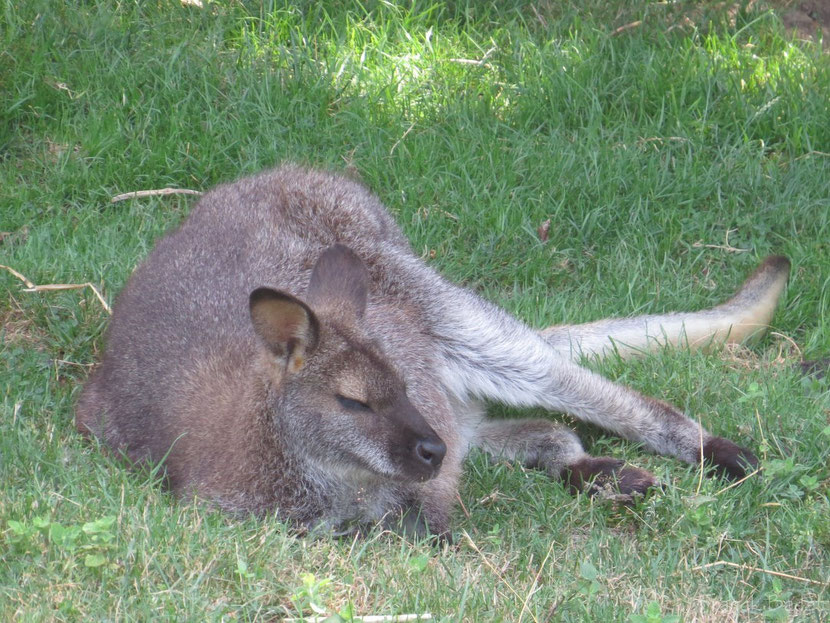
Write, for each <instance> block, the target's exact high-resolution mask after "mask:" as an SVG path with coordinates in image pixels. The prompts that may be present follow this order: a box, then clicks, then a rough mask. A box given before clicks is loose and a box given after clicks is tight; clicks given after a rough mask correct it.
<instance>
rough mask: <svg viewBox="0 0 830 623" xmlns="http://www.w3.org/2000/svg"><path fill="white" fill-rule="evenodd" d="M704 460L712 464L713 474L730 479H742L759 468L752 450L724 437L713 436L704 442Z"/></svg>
mask: <svg viewBox="0 0 830 623" xmlns="http://www.w3.org/2000/svg"><path fill="white" fill-rule="evenodd" d="M703 460H704V461H706V462H707V463H709V464H710V465H711V466H712V471H713V472H714V474H713V475H716V476H726V477H727V478H729V479H730V480H740V479H741V478H744V477H745V476H746V475H747V474H748V473H750V472H753V471H755V470H756V469H757V468H758V459H757V457H756V456H755V455H754V454H752V452H750V451H749V450H747V449H746V448H741V447H740V446H738V445H736V444H734V443H732V442H731V441H729V440H728V439H724V438H723V437H712V438H711V439H709V441H707V442H706V443H705V444H703Z"/></svg>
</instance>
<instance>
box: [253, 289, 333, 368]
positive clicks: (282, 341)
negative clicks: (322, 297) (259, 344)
mask: <svg viewBox="0 0 830 623" xmlns="http://www.w3.org/2000/svg"><path fill="white" fill-rule="evenodd" d="M248 303H249V307H250V311H251V323H252V324H253V325H254V331H255V332H256V334H257V335H258V336H259V338H260V339H261V340H262V341H263V343H264V344H265V345H266V346H267V347H268V348H269V349H270V350H271V351H272V352H273V353H274V354H275V355H276V356H277V357H280V358H281V359H284V360H285V362H286V365H288V364H291V368H292V369H293V368H296V369H299V366H302V361H303V355H304V354H306V353H309V352H311V351H312V350H314V347H315V346H317V339H318V336H319V334H320V325H319V323H318V322H317V318H316V316H315V315H314V312H313V311H311V309H310V308H309V307H308V305H306V304H305V303H303V302H302V301H300V300H299V299H296V298H294V297H293V296H291V295H290V294H285V293H284V292H277V291H276V290H272V289H271V288H257V289H256V290H254V291H253V292H251V296H250V298H249V299H248Z"/></svg>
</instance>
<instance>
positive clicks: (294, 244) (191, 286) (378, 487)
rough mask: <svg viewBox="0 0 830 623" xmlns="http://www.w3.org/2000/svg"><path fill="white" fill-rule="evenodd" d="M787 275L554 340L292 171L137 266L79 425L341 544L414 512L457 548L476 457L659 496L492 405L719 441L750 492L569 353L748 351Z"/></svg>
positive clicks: (340, 186)
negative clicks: (734, 342) (489, 407)
mask: <svg viewBox="0 0 830 623" xmlns="http://www.w3.org/2000/svg"><path fill="white" fill-rule="evenodd" d="M788 268H789V263H788V262H787V260H786V259H785V258H769V259H767V260H766V261H765V263H764V264H763V265H762V267H761V268H760V269H759V270H758V271H756V273H755V274H754V275H753V277H751V278H750V279H749V280H748V281H747V284H746V285H745V286H744V287H743V288H742V289H741V291H740V292H739V294H738V295H736V297H734V298H733V299H731V301H729V302H727V303H726V304H724V305H723V306H719V307H717V308H714V309H713V310H707V311H704V312H698V313H696V314H683V315H666V316H650V317H646V320H645V321H644V320H643V319H642V318H640V319H638V318H633V319H628V320H610V321H603V322H600V323H592V324H591V325H586V326H584V327H553V328H551V329H548V330H545V331H543V332H542V333H541V334H540V333H537V332H536V331H534V330H532V329H530V328H528V327H527V326H525V325H524V324H523V323H521V322H520V321H518V320H517V319H515V318H513V317H512V316H510V315H509V314H507V313H506V312H504V311H503V310H501V309H499V308H498V307H496V306H494V305H492V304H491V303H489V302H487V301H485V300H483V299H481V298H480V297H478V296H477V295H475V294H474V293H472V292H471V291H469V290H466V289H463V288H460V287H458V286H455V285H453V284H451V283H449V282H448V281H446V280H444V279H443V278H441V277H440V276H439V275H438V274H437V273H435V272H434V271H433V270H432V269H430V268H429V267H427V266H426V265H425V264H424V263H423V262H422V261H420V260H419V259H418V258H417V257H416V256H415V255H414V254H413V253H412V251H411V249H410V247H409V245H408V243H407V241H406V240H405V238H404V237H403V235H402V233H401V232H400V230H399V229H398V227H397V226H396V224H395V223H394V221H393V220H392V218H391V217H390V215H389V214H388V212H387V211H386V209H385V208H384V207H383V206H382V205H381V204H380V202H379V201H378V200H377V199H376V198H375V197H374V196H373V195H372V194H371V193H369V192H368V191H367V190H366V189H365V188H364V187H363V186H361V185H360V184H358V183H356V182H353V181H350V180H348V179H345V178H343V177H339V176H337V175H332V174H329V173H323V172H318V171H313V170H307V169H303V168H299V167H295V166H283V167H280V168H278V169H276V170H273V171H268V172H265V173H263V174H260V175H257V176H254V177H251V178H247V179H243V180H241V181H238V182H236V183H233V184H227V185H223V186H220V187H218V188H216V189H214V190H213V191H211V192H210V193H208V194H206V195H205V196H204V197H203V198H202V199H201V200H200V201H199V203H198V204H197V205H196V206H195V207H194V209H193V211H192V213H191V214H190V216H189V217H188V218H187V219H186V220H185V222H184V223H183V224H182V225H181V227H179V228H178V229H177V230H176V231H174V232H171V233H170V234H168V235H167V236H165V237H164V238H163V239H162V240H160V241H159V243H158V245H157V246H156V248H155V249H154V251H153V252H152V253H151V254H150V256H149V257H148V258H147V260H146V261H145V262H144V263H143V264H142V265H141V266H140V267H139V268H138V269H137V270H136V271H135V273H134V274H133V276H132V277H131V278H130V280H129V282H128V284H127V286H126V287H125V289H124V290H123V292H122V293H121V295H120V296H119V298H118V300H117V303H116V306H115V309H114V314H113V318H112V322H111V324H110V327H109V330H108V334H107V347H106V351H105V354H104V357H103V360H102V362H101V364H100V366H99V367H98V368H97V369H96V370H95V372H94V373H93V375H92V376H91V378H90V379H89V381H88V383H87V385H86V387H85V388H84V391H83V393H82V395H81V397H80V400H79V403H78V406H77V426H78V428H79V429H80V430H81V431H82V432H84V433H85V434H91V435H95V436H97V437H99V438H101V439H102V440H103V441H104V442H105V443H106V444H107V445H108V446H110V447H112V448H114V449H116V450H117V451H120V452H123V454H124V455H125V456H126V457H127V458H128V459H129V460H130V461H133V462H137V463H141V462H145V461H146V462H149V463H151V464H156V463H158V462H160V461H162V460H163V459H164V469H165V470H166V475H167V482H168V484H169V486H170V487H171V488H172V489H173V490H174V491H176V492H177V493H179V494H181V495H183V496H192V495H196V496H198V497H200V498H204V499H208V500H211V501H213V502H214V503H216V504H218V505H219V506H221V507H222V508H225V509H228V510H231V511H237V512H254V513H259V514H262V513H269V512H276V513H278V514H279V515H280V516H281V517H283V518H285V519H286V520H289V521H292V522H293V523H295V524H296V525H298V526H305V527H315V526H322V527H325V528H327V529H332V530H344V529H349V526H352V525H355V524H363V523H375V522H383V521H388V522H395V521H397V520H398V519H399V518H401V517H405V518H406V520H407V521H408V522H409V523H410V524H411V525H413V526H414V527H415V528H416V529H418V530H425V529H426V530H429V531H430V532H432V533H438V534H443V533H446V532H447V531H448V529H449V518H450V513H451V509H452V507H453V505H454V502H455V499H456V492H457V486H458V479H459V476H460V473H461V466H462V462H463V460H464V457H465V456H466V454H467V452H468V450H469V448H470V447H472V446H478V447H481V448H482V449H484V450H486V451H488V452H490V453H492V454H497V455H502V456H506V457H509V458H514V459H517V460H521V461H524V462H525V463H526V464H528V465H534V466H538V467H540V468H542V469H545V470H546V471H547V472H548V473H549V474H550V475H551V476H552V477H554V478H564V479H565V480H566V482H567V483H568V484H570V486H572V487H573V488H576V489H587V490H593V489H592V487H595V484H596V483H594V482H593V479H594V478H596V477H598V478H599V479H600V480H603V479H604V480H608V479H609V477H613V479H614V480H615V481H616V483H617V486H618V487H619V489H620V490H621V491H622V492H623V493H632V492H637V491H642V490H645V489H646V488H648V487H649V486H651V485H652V484H654V482H655V481H654V479H653V477H652V476H651V475H650V474H648V473H647V472H644V471H643V470H638V469H636V468H632V467H623V466H622V465H620V464H619V462H616V461H613V460H612V459H603V458H594V457H589V456H588V455H587V454H586V453H585V452H584V450H583V449H582V446H581V444H580V442H579V439H578V438H577V437H576V435H575V434H574V433H573V432H571V431H570V430H568V429H567V428H565V427H564V426H562V425H560V424H555V423H553V422H550V421H547V420H506V421H494V420H488V419H487V418H486V417H485V415H484V409H483V407H482V403H483V401H485V400H492V401H500V402H503V403H507V404H510V405H516V406H541V407H545V408H548V409H551V410H555V411H564V412H568V413H570V414H572V415H574V416H576V417H578V418H580V419H582V420H585V421H588V422H592V423H594V424H597V425H599V426H602V427H604V428H607V429H609V430H611V431H613V432H615V433H617V434H619V435H621V436H623V437H625V438H627V439H633V440H635V441H639V442H642V443H643V444H644V445H645V446H646V447H647V448H648V449H650V450H652V451H655V452H660V453H663V454H670V455H673V456H676V457H678V458H680V459H682V460H684V461H687V462H689V463H697V462H699V461H700V460H701V448H703V453H702V454H703V457H704V458H705V459H707V460H710V461H712V462H713V464H714V466H715V468H717V469H719V470H720V471H722V472H724V473H726V474H727V475H729V476H731V477H741V476H743V475H744V474H745V473H746V469H747V468H749V467H752V466H754V465H755V464H756V460H755V458H754V456H753V455H752V454H751V453H750V452H749V451H748V450H743V449H741V448H739V447H738V446H737V445H735V444H734V443H732V442H730V441H728V440H726V439H723V438H720V437H714V436H712V435H710V434H709V433H708V432H706V431H703V430H701V429H700V427H699V426H698V425H697V424H696V423H695V422H694V421H693V420H691V419H689V418H688V417H686V416H685V415H684V414H682V413H681V412H680V411H679V410H677V409H676V408H674V407H672V406H670V405H668V404H665V403H663V402H660V401H657V400H654V399H651V398H648V397H645V396H642V395H640V394H639V393H637V392H635V391H632V390H630V389H626V388H624V387H622V386H619V385H616V384H614V383H612V382H610V381H608V380H606V379H604V378H603V377H601V376H598V375H596V374H594V373H593V372H591V371H589V370H587V369H585V368H583V367H581V366H579V365H578V364H577V363H575V362H574V361H572V358H574V355H575V354H577V353H578V352H582V353H588V354H590V353H596V354H600V355H601V354H603V353H604V352H605V351H606V348H607V347H609V345H610V346H611V347H612V348H613V347H617V346H618V344H619V343H620V342H621V340H620V336H622V337H623V338H624V340H625V341H626V343H627V344H628V345H629V346H631V347H632V349H633V350H632V352H634V351H639V350H646V349H648V348H650V347H652V346H654V344H655V343H657V342H659V340H655V336H659V335H663V336H664V337H665V338H666V339H667V340H668V341H671V342H673V343H677V342H682V341H683V338H682V337H681V335H680V333H683V331H682V330H681V331H678V329H677V327H678V326H680V327H681V329H683V328H684V327H686V326H689V327H694V330H695V335H694V343H692V341H691V340H689V343H690V344H691V345H705V344H708V343H711V342H713V341H723V340H728V339H743V337H747V336H748V334H749V333H754V332H757V330H758V329H759V328H760V327H761V325H766V323H767V322H769V317H770V316H771V314H772V310H774V307H775V303H776V301H777V298H778V296H779V294H780V292H781V289H782V288H783V283H784V282H785V281H786V277H787V272H788ZM712 319H714V320H717V322H716V323H715V324H712V325H711V327H710V329H711V331H710V333H711V335H710V339H709V340H708V341H706V340H705V337H706V336H705V335H704V333H705V331H704V329H705V328H706V327H707V326H710V325H708V324H706V323H709V322H710V320H712ZM730 322H731V323H732V324H730ZM664 325H665V326H664ZM733 325H734V326H735V327H744V328H746V327H749V328H750V329H752V330H751V331H750V330H749V329H747V330H743V329H741V330H736V331H734V334H733V331H732V329H731V327H732V326H733ZM724 327H727V329H724ZM637 335H640V338H639V339H636V338H637ZM687 337H688V336H687ZM631 342H634V343H633V344H631ZM586 345H587V346H590V348H584V346H586ZM413 518H415V519H413Z"/></svg>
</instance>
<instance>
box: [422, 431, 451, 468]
mask: <svg viewBox="0 0 830 623" xmlns="http://www.w3.org/2000/svg"><path fill="white" fill-rule="evenodd" d="M446 453H447V444H445V443H444V442H443V441H441V440H440V439H438V437H433V438H431V439H429V438H428V439H420V440H419V441H418V443H417V444H415V454H417V455H418V458H419V459H420V460H421V461H423V462H424V463H425V464H427V465H429V466H430V467H432V468H433V469H438V468H439V467H441V462H442V461H443V460H444V455H445V454H446Z"/></svg>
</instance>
